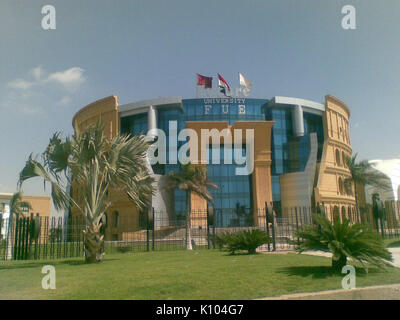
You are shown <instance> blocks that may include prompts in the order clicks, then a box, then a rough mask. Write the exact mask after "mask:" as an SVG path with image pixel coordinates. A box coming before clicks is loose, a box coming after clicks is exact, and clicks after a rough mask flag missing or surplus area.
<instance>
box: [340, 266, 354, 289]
mask: <svg viewBox="0 0 400 320" xmlns="http://www.w3.org/2000/svg"><path fill="white" fill-rule="evenodd" d="M342 273H344V274H346V276H344V277H343V279H342V288H343V289H344V290H350V289H355V288H356V268H354V267H353V266H352V265H346V266H344V267H343V268H342Z"/></svg>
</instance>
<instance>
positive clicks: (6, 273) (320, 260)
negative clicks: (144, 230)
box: [0, 250, 400, 299]
mask: <svg viewBox="0 0 400 320" xmlns="http://www.w3.org/2000/svg"><path fill="white" fill-rule="evenodd" d="M330 263H331V261H330V259H328V258H324V257H315V256H308V255H298V254H295V253H289V254H257V255H236V256H231V255H228V254H227V253H225V252H220V251H217V250H198V251H191V252H188V251H164V252H163V251H160V252H142V253H125V254H114V255H107V256H106V259H105V261H104V262H103V263H100V264H91V265H86V264H84V263H83V260H82V259H65V260H57V261H14V262H5V261H0V287H1V290H0V299H253V298H261V297H267V296H277V295H281V294H288V293H297V292H311V291H319V290H329V289H338V288H341V281H342V276H341V275H340V274H333V273H332V272H331V269H330ZM46 264H51V265H54V266H55V268H56V272H57V289H56V290H44V289H42V288H41V280H42V277H43V276H44V275H43V274H42V273H41V268H42V266H44V265H46ZM389 283H400V269H398V268H391V267H390V268H388V269H387V270H386V271H381V270H378V269H370V270H369V273H368V274H366V273H365V272H364V271H363V269H357V287H363V286H370V285H376V284H389Z"/></svg>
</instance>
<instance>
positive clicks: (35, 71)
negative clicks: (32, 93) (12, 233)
mask: <svg viewBox="0 0 400 320" xmlns="http://www.w3.org/2000/svg"><path fill="white" fill-rule="evenodd" d="M31 74H32V75H33V78H35V80H36V81H38V80H40V79H41V78H42V76H43V74H44V70H43V68H42V66H37V67H36V68H33V69H32V70H31Z"/></svg>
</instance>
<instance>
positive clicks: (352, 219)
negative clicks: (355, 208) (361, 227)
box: [347, 206, 354, 223]
mask: <svg viewBox="0 0 400 320" xmlns="http://www.w3.org/2000/svg"><path fill="white" fill-rule="evenodd" d="M352 213H353V212H352V210H351V207H350V206H349V207H348V208H347V215H348V216H349V220H350V222H352V223H353V222H354V217H353V214H352Z"/></svg>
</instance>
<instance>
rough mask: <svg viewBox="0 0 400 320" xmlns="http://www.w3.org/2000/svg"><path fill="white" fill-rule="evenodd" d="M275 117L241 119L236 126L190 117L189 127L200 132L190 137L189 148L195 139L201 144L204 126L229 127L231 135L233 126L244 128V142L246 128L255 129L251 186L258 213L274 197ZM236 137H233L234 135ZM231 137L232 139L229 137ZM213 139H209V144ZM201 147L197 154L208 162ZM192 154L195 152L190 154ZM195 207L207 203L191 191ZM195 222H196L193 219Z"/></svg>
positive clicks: (234, 127)
mask: <svg viewBox="0 0 400 320" xmlns="http://www.w3.org/2000/svg"><path fill="white" fill-rule="evenodd" d="M273 124H274V122H273V121H248V122H247V121H238V122H236V123H235V124H234V125H233V126H230V125H229V124H228V122H226V121H188V122H186V127H187V128H189V129H193V130H195V131H196V133H197V137H198V141H194V140H190V149H191V150H193V149H194V148H193V147H192V144H193V143H197V145H198V146H201V145H202V141H201V130H202V129H208V130H212V129H217V130H218V131H220V132H221V131H222V130H223V129H227V130H228V131H229V132H230V135H231V136H232V137H233V132H234V131H233V130H235V129H241V130H242V143H243V144H245V143H246V134H245V132H246V129H253V130H254V139H253V140H252V142H253V144H254V170H253V173H252V187H253V207H254V209H256V210H254V214H255V216H256V215H257V209H264V208H265V203H266V202H271V201H272V183H271V128H272V126H273ZM228 131H225V132H226V134H225V135H222V136H221V139H220V145H221V146H222V145H223V144H224V143H225V141H226V140H225V137H226V136H227V135H228ZM232 139H233V138H232ZM228 141H229V140H228ZM210 143H211V138H210V141H208V142H207V144H210ZM201 151H202V150H201V148H200V147H199V148H198V156H197V157H196V159H199V160H200V162H202V163H205V162H206V158H205V155H204V154H203V155H202V154H201ZM191 156H193V154H191ZM191 205H192V210H193V211H196V210H205V209H206V208H207V203H206V201H205V200H203V199H201V198H200V197H199V196H197V195H191ZM255 219H257V217H255ZM193 223H195V222H194V221H193Z"/></svg>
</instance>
